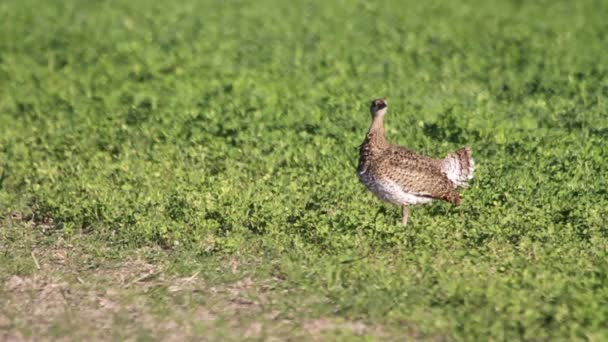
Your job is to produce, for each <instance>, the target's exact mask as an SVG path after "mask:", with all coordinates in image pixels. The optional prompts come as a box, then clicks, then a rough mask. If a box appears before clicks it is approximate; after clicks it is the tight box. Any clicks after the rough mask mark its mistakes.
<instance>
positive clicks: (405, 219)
mask: <svg viewBox="0 0 608 342" xmlns="http://www.w3.org/2000/svg"><path fill="white" fill-rule="evenodd" d="M407 216H408V208H407V206H406V205H404V206H403V217H402V218H401V224H403V225H404V226H407Z"/></svg>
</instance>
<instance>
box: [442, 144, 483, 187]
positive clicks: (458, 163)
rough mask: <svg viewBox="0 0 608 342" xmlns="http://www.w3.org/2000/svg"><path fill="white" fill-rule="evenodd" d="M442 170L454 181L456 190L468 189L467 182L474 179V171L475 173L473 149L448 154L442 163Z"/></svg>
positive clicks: (466, 148)
mask: <svg viewBox="0 0 608 342" xmlns="http://www.w3.org/2000/svg"><path fill="white" fill-rule="evenodd" d="M441 170H442V171H443V172H444V173H445V174H446V175H447V176H448V179H449V180H450V181H452V184H454V187H455V188H456V187H466V186H467V182H468V181H469V180H471V179H473V171H475V161H474V160H473V157H472V153H471V149H470V148H468V147H464V148H461V149H460V150H458V151H455V152H452V153H450V154H448V156H447V157H445V158H444V159H443V161H442V162H441Z"/></svg>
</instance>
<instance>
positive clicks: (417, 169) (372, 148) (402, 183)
mask: <svg viewBox="0 0 608 342" xmlns="http://www.w3.org/2000/svg"><path fill="white" fill-rule="evenodd" d="M387 110H388V101H387V99H386V98H379V99H375V100H373V101H372V103H371V106H370V113H371V119H372V122H371V125H370V127H369V130H368V131H367V134H366V135H365V139H364V140H363V143H362V144H361V145H360V146H359V163H358V166H357V175H358V178H359V180H360V181H361V183H363V184H364V185H365V186H366V187H367V189H368V190H369V191H371V192H372V193H373V194H374V195H376V196H377V197H378V198H379V199H381V200H383V201H385V202H389V203H392V204H395V205H398V206H401V208H402V219H401V223H402V224H403V225H404V226H405V225H407V221H408V210H409V207H410V206H413V205H422V204H428V203H430V202H431V201H433V200H435V199H437V200H444V201H447V202H450V203H452V204H454V205H459V204H460V195H459V193H458V192H457V191H456V190H457V189H459V188H465V187H467V185H468V182H469V181H470V180H471V179H473V172H474V171H475V161H474V160H473V157H472V151H471V148H470V147H468V146H467V147H463V148H461V149H459V150H457V151H455V152H451V153H449V154H448V155H447V156H446V157H445V158H443V159H436V158H432V157H428V156H424V155H421V154H419V153H417V152H415V151H413V150H411V149H408V148H406V147H403V146H399V145H396V144H391V143H389V142H387V141H386V138H385V137H384V116H385V115H386V112H387Z"/></svg>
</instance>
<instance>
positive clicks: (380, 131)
mask: <svg viewBox="0 0 608 342" xmlns="http://www.w3.org/2000/svg"><path fill="white" fill-rule="evenodd" d="M366 140H367V142H368V143H370V144H373V145H377V146H379V147H381V146H385V145H386V140H385V139H384V115H376V116H374V118H373V119H372V124H371V126H370V127H369V130H368V131H367V137H366Z"/></svg>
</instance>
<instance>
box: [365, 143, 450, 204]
mask: <svg viewBox="0 0 608 342" xmlns="http://www.w3.org/2000/svg"><path fill="white" fill-rule="evenodd" d="M378 166H379V167H378V169H377V170H378V171H380V172H381V173H382V177H383V178H387V179H390V180H392V181H394V182H395V183H397V184H398V185H399V186H401V187H402V189H403V190H404V191H406V192H408V193H411V194H415V195H418V196H424V197H431V198H437V199H443V200H446V201H449V202H452V203H454V204H458V203H459V202H460V196H459V195H458V193H457V192H456V191H455V190H454V185H453V184H452V182H451V181H450V180H449V179H448V177H447V176H446V174H445V173H443V172H441V169H440V168H439V161H438V160H436V159H432V158H429V157H425V156H421V155H419V154H417V153H415V152H413V151H410V150H407V149H404V148H399V147H398V146H395V148H390V149H388V150H387V151H386V152H385V154H384V156H383V158H381V160H380V163H379V164H378Z"/></svg>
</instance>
